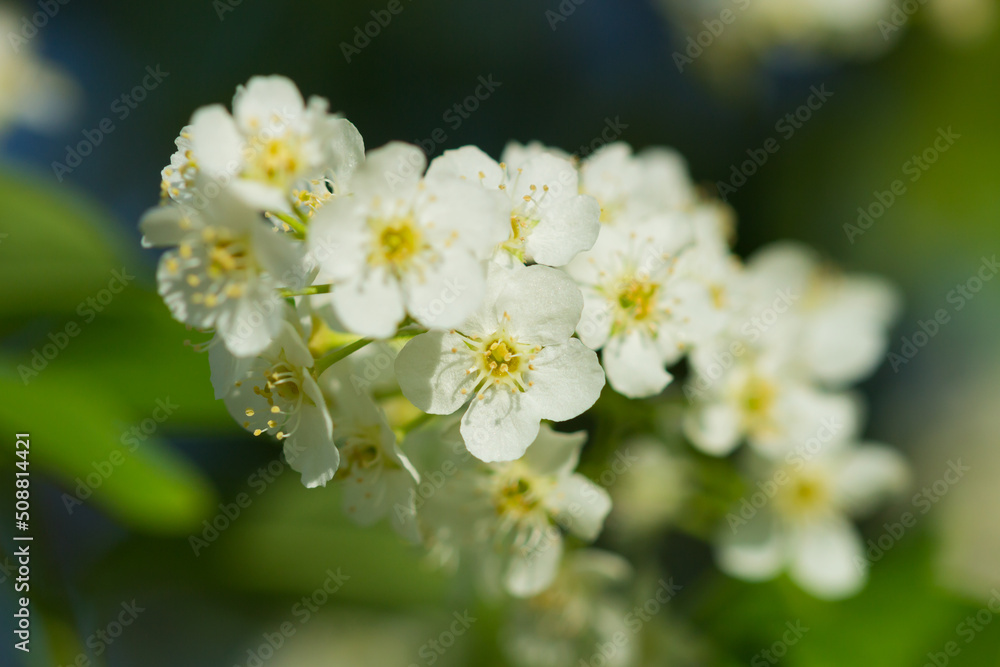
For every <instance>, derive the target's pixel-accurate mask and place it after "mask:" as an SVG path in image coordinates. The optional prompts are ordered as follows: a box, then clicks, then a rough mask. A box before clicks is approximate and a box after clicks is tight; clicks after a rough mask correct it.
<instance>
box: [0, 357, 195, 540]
mask: <svg viewBox="0 0 1000 667" xmlns="http://www.w3.org/2000/svg"><path fill="white" fill-rule="evenodd" d="M0 394H2V395H3V396H4V400H3V401H0V423H2V424H3V425H4V428H5V429H6V430H8V431H16V432H28V433H30V434H31V445H32V446H31V450H30V466H31V467H30V470H31V471H33V472H39V471H45V472H46V473H48V474H50V475H52V476H53V477H55V478H57V479H58V480H60V481H61V482H62V484H63V486H64V488H65V490H66V492H67V493H66V494H65V495H63V497H62V498H63V502H64V505H65V506H66V507H67V510H68V511H70V512H72V511H75V510H77V509H79V504H78V503H76V502H75V501H72V502H70V501H69V499H71V498H73V497H74V494H76V493H77V488H78V487H82V485H87V486H88V487H89V486H93V487H95V488H93V495H92V496H90V497H89V498H88V499H86V500H84V501H83V502H86V503H94V504H96V505H99V506H100V507H102V508H103V509H105V510H106V511H107V512H108V513H110V514H111V515H112V516H114V517H116V518H117V519H119V520H121V521H123V522H124V523H126V524H130V525H132V526H134V527H136V528H140V529H144V530H148V531H153V532H164V533H174V532H180V531H184V530H187V529H189V528H190V527H191V526H193V525H196V524H197V522H198V520H199V519H200V518H201V517H202V516H203V515H204V514H205V512H206V508H207V507H209V506H211V502H212V498H213V492H212V490H211V487H210V486H209V484H208V482H207V480H206V479H205V478H204V476H203V475H202V474H201V472H200V471H199V470H197V469H196V468H195V467H194V466H192V465H191V464H189V463H188V462H186V461H185V460H184V459H182V458H181V457H180V456H178V455H177V454H176V453H175V452H174V451H173V450H171V449H170V448H169V447H167V446H165V445H164V443H163V442H162V440H160V439H159V438H158V437H157V436H156V435H155V432H154V434H151V435H149V436H147V437H146V439H145V440H139V439H138V438H137V439H136V442H137V443H138V445H137V446H135V447H133V446H132V445H131V443H130V442H129V441H128V440H127V438H128V437H130V434H128V433H127V432H128V431H129V429H130V428H131V426H133V425H136V424H138V423H140V422H141V421H142V419H143V418H146V417H149V416H150V413H147V414H144V415H140V416H137V415H135V414H134V413H133V412H132V411H131V410H130V409H129V408H128V407H127V406H126V405H124V404H123V403H122V402H121V401H120V400H119V399H118V398H117V397H115V396H114V395H113V394H108V393H106V392H105V391H103V390H102V388H101V386H100V385H99V384H97V383H92V382H87V381H85V380H78V379H73V378H71V377H69V376H67V375H64V374H60V375H56V374H51V373H50V374H45V373H43V374H41V375H40V376H39V377H37V378H35V379H34V380H33V381H32V382H31V383H30V385H28V386H27V387H25V386H24V385H23V384H22V383H21V382H19V381H18V380H16V379H14V378H10V377H4V378H0ZM130 449H132V450H134V451H129V450H130ZM115 451H118V452H119V453H120V455H121V456H122V459H121V463H120V464H118V465H116V464H115V462H114V461H113V460H112V453H113V452H115ZM115 456H116V459H117V456H118V455H115ZM12 465H13V457H4V460H3V461H2V462H0V467H3V468H10V467H11V466H12ZM102 471H103V472H102ZM88 476H90V478H91V480H92V481H93V482H94V483H93V484H88V482H87V478H88ZM97 480H100V482H99V484H98V483H97ZM81 490H82V491H83V492H82V493H80V494H79V495H80V496H85V495H86V492H85V490H83V489H81Z"/></svg>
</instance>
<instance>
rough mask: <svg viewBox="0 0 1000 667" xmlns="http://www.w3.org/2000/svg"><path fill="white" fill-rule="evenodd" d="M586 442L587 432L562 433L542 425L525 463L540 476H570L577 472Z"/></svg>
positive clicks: (529, 449)
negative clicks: (581, 450) (581, 452)
mask: <svg viewBox="0 0 1000 667" xmlns="http://www.w3.org/2000/svg"><path fill="white" fill-rule="evenodd" d="M586 440H587V432H586V431H577V432H576V433H560V432H558V431H554V430H553V429H552V427H551V426H549V425H548V424H542V427H541V429H540V430H539V431H538V437H537V438H535V441H534V442H533V443H531V447H529V448H528V452H527V453H526V454H525V455H524V459H523V461H524V463H525V465H528V466H530V467H531V469H532V470H534V471H535V472H536V473H538V474H539V475H551V476H555V477H558V476H560V475H568V474H569V473H571V472H573V471H574V470H576V465H577V463H578V462H579V461H580V449H581V448H582V447H583V443H584V442H586Z"/></svg>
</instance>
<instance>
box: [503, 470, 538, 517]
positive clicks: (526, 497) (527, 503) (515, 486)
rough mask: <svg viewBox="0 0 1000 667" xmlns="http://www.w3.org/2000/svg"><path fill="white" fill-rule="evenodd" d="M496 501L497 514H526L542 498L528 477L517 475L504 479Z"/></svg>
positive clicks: (536, 505)
mask: <svg viewBox="0 0 1000 667" xmlns="http://www.w3.org/2000/svg"><path fill="white" fill-rule="evenodd" d="M494 503H495V505H496V510H497V514H502V515H513V516H524V515H526V514H530V513H531V512H532V511H533V510H534V509H535V508H536V507H538V506H539V504H541V499H540V498H539V497H538V493H537V492H536V491H535V489H534V488H533V485H532V484H531V482H530V481H529V480H528V479H526V478H525V477H522V476H519V475H516V476H512V477H509V478H505V479H502V481H501V482H500V484H499V486H498V488H497V491H496V496H495V498H494Z"/></svg>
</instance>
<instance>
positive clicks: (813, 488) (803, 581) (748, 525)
mask: <svg viewBox="0 0 1000 667" xmlns="http://www.w3.org/2000/svg"><path fill="white" fill-rule="evenodd" d="M766 470H767V471H768V472H769V473H770V474H769V475H765V476H764V477H763V481H762V482H761V483H760V484H758V485H757V488H760V489H761V491H760V492H759V493H760V494H761V495H762V496H766V497H767V498H768V500H767V504H766V505H763V506H762V507H758V505H759V504H760V503H754V504H750V503H749V501H747V502H746V503H744V504H743V505H741V506H739V507H735V508H733V510H732V512H731V513H730V514H729V516H728V518H727V523H728V527H727V528H724V529H720V534H719V537H718V541H717V548H718V552H717V555H718V562H719V566H720V567H721V568H722V570H723V571H725V572H726V573H728V574H730V575H732V576H734V577H738V578H741V579H746V580H750V581H761V580H766V579H770V578H772V577H774V576H775V575H777V574H778V573H779V572H780V571H781V570H783V569H785V568H787V569H788V573H789V575H790V576H791V577H792V579H793V580H795V582H796V583H798V584H799V585H800V586H801V587H802V588H803V589H804V590H806V591H808V592H809V593H811V594H813V595H815V596H817V597H820V598H829V599H836V598H842V597H846V596H849V595H853V594H854V593H856V592H857V591H859V590H860V589H861V587H862V586H864V583H865V579H866V576H867V567H868V561H867V560H866V559H865V557H864V548H863V545H862V540H861V537H860V535H859V534H858V532H857V530H856V529H855V527H854V526H853V524H852V523H851V521H850V517H855V516H861V515H863V514H865V513H868V512H870V511H872V510H873V509H874V508H875V506H876V505H877V504H878V503H879V502H880V501H882V500H884V499H885V498H886V497H887V496H889V495H891V494H893V493H898V492H900V491H902V490H904V488H905V486H906V484H907V480H908V476H909V473H908V468H907V465H906V462H905V461H904V460H903V458H902V457H901V456H900V455H899V453H898V452H896V451H895V450H893V449H890V448H888V447H885V446H881V445H862V446H854V445H852V444H850V443H842V444H836V443H835V444H832V445H826V446H823V447H819V448H816V449H814V450H809V449H803V450H802V451H800V452H795V453H792V454H789V455H788V456H787V457H786V458H785V459H784V461H783V462H782V463H781V464H778V465H774V466H773V467H770V468H766ZM758 479H759V478H758ZM748 507H749V508H750V509H747V508H748ZM751 510H754V511H751Z"/></svg>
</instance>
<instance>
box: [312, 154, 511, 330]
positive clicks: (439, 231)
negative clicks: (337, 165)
mask: <svg viewBox="0 0 1000 667" xmlns="http://www.w3.org/2000/svg"><path fill="white" fill-rule="evenodd" d="M424 164H425V158H424V154H423V152H422V151H421V150H420V149H419V148H417V147H415V146H410V145H408V144H402V143H391V144H389V145H387V146H385V147H383V148H380V149H377V150H374V151H372V152H371V153H370V154H369V155H368V159H367V161H366V162H365V164H364V166H363V167H362V168H360V169H359V170H358V171H357V172H356V174H355V176H354V179H353V181H352V185H353V188H354V194H353V195H351V196H350V197H345V198H338V199H335V200H334V201H332V202H330V203H329V204H327V205H326V206H324V207H323V208H321V209H320V210H319V211H318V212H317V213H316V216H315V217H314V218H313V220H312V222H311V223H310V229H309V245H310V249H311V251H312V252H314V254H315V255H316V256H317V257H323V258H324V261H323V262H322V263H321V266H320V273H319V276H318V277H317V279H316V280H317V282H332V283H334V287H333V289H332V291H331V293H330V294H329V295H328V296H327V295H323V296H321V297H320V298H318V299H317V301H319V302H323V301H329V302H330V303H331V304H332V306H333V308H334V310H335V312H336V314H337V317H338V318H339V319H340V321H341V322H342V323H343V324H344V325H345V326H346V327H347V328H348V329H350V330H351V331H353V332H355V333H358V334H361V335H364V336H369V337H372V338H389V337H391V336H392V335H393V334H394V333H395V332H396V327H397V325H398V324H399V323H400V322H401V321H402V320H403V318H404V317H405V316H406V315H407V314H409V315H410V316H411V317H413V318H414V319H415V320H416V321H417V322H419V323H421V324H423V325H424V326H427V327H434V328H450V327H454V326H457V325H458V324H460V323H461V322H462V321H463V320H464V319H465V318H466V317H468V316H469V315H470V314H471V313H472V312H473V311H474V310H475V309H476V308H477V307H478V305H479V303H480V301H481V299H482V295H483V290H484V289H485V282H486V277H485V272H486V269H485V265H484V262H483V260H485V259H487V258H488V257H489V256H490V253H491V252H492V251H493V247H494V246H495V245H496V244H497V243H499V242H500V241H502V240H503V239H504V238H506V236H507V218H506V214H505V212H504V198H503V197H502V196H501V195H500V193H499V192H489V191H487V190H485V189H484V188H481V187H479V185H476V184H473V183H466V182H464V181H462V180H460V179H457V178H456V179H445V178H437V179H433V180H431V179H428V180H426V181H425V180H422V179H421V178H420V174H421V173H422V172H423V168H424Z"/></svg>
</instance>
